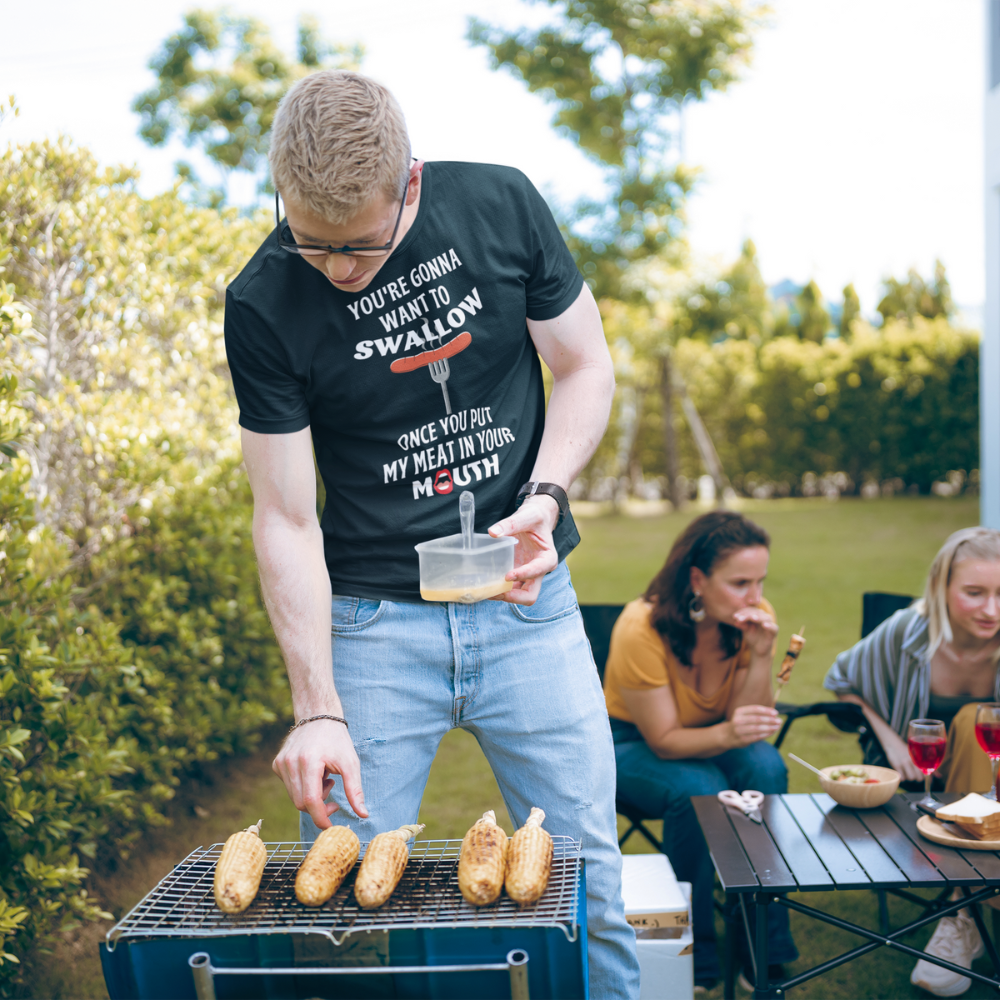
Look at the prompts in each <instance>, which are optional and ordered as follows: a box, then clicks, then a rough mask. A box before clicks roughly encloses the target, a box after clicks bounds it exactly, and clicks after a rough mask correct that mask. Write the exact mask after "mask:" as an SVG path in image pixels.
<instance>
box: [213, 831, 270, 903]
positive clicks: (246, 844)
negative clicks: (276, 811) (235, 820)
mask: <svg viewBox="0 0 1000 1000" xmlns="http://www.w3.org/2000/svg"><path fill="white" fill-rule="evenodd" d="M263 822H264V821H263V820H262V819H259V820H257V822H256V823H255V824H254V825H253V826H248V827H247V828H246V829H245V830H241V831H240V832H239V833H234V834H233V835H232V836H231V837H230V838H229V839H228V840H227V841H226V843H225V844H224V845H223V847H222V853H221V854H220V855H219V860H218V861H217V862H216V863H215V884H214V889H215V905H216V906H218V908H219V909H220V910H222V912H223V913H230V914H236V913H242V912H243V911H244V910H245V909H246V908H247V907H248V906H249V905H250V904H251V903H252V902H253V901H254V897H255V896H256V895H257V890H258V889H259V888H260V878H261V876H262V875H263V874H264V864H265V863H266V861H267V848H265V847H264V842H263V841H262V840H261V839H260V827H261V824H262V823H263Z"/></svg>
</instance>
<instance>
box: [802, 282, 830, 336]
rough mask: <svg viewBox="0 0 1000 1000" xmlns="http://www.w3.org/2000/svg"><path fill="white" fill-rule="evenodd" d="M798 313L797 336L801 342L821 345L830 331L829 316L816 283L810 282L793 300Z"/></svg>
mask: <svg viewBox="0 0 1000 1000" xmlns="http://www.w3.org/2000/svg"><path fill="white" fill-rule="evenodd" d="M795 301H796V305H797V306H798V312H799V323H798V334H799V337H800V338H801V339H802V340H811V341H812V342H813V343H814V344H822V343H823V338H824V337H825V336H826V331H827V330H829V329H830V314H829V313H828V312H827V311H826V306H825V305H824V304H823V293H822V292H821V291H820V290H819V285H817V284H816V282H815V281H814V280H813V281H810V282H809V284H808V285H806V286H805V288H803V289H802V291H801V292H799V294H798V295H797V296H796V298H795Z"/></svg>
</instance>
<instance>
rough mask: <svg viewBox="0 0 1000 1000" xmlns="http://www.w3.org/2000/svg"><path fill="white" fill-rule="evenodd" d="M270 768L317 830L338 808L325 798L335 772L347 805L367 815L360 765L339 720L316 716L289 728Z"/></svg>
mask: <svg viewBox="0 0 1000 1000" xmlns="http://www.w3.org/2000/svg"><path fill="white" fill-rule="evenodd" d="M271 767H272V769H273V770H274V773H275V774H277V775H278V777H279V778H281V780H282V781H283V782H284V783H285V788H286V789H287V791H288V794H289V796H290V797H291V800H292V803H293V804H294V805H295V808H296V809H298V810H299V812H307V813H309V815H310V816H311V817H312V820H313V822H314V823H315V824H316V825H317V826H318V827H319V828H320V829H321V830H325V829H326V828H327V827H328V826H332V825H333V824H332V823H331V822H330V816H331V815H332V814H333V813H335V812H336V811H337V809H338V808H339V807H338V806H337V804H336V803H335V802H327V801H326V797H327V796H328V795H329V794H330V792H331V790H332V789H333V780H334V779H333V775H335V774H339V775H340V776H341V778H342V779H343V781H344V792H345V793H346V795H347V801H348V802H349V803H350V804H351V808H352V809H353V810H354V812H355V813H356V814H357V815H358V816H360V817H361V818H362V819H366V818H367V816H368V810H367V809H366V808H365V795H364V792H363V791H362V790H361V764H360V762H359V761H358V755H357V753H355V750H354V744H353V743H352V742H351V738H350V736H348V734H347V727H346V726H344V725H343V724H342V723H340V722H334V721H333V720H332V719H317V720H316V721H315V722H310V723H309V724H308V725H305V726H301V727H300V728H299V729H294V730H292V732H291V733H289V734H288V738H287V739H286V740H285V742H284V744H283V745H282V747H281V749H280V750H279V751H278V756H277V757H275V758H274V762H273V763H272V764H271Z"/></svg>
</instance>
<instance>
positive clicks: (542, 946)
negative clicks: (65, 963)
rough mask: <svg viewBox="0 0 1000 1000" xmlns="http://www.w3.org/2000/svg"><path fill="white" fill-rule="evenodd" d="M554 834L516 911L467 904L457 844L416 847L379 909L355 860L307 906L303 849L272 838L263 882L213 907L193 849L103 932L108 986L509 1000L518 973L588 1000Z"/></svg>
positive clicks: (563, 859) (213, 850)
mask: <svg viewBox="0 0 1000 1000" xmlns="http://www.w3.org/2000/svg"><path fill="white" fill-rule="evenodd" d="M552 840H553V861H552V874H551V877H550V879H549V884H548V887H547V889H546V891H545V894H544V896H542V898H541V899H540V900H539V901H538V902H537V903H535V904H534V905H532V906H529V907H525V908H524V909H519V908H518V907H517V905H516V904H514V903H513V902H512V901H511V900H510V899H509V898H508V897H507V896H506V895H505V894H501V896H500V898H499V899H498V900H497V902H496V903H494V904H492V905H491V906H487V907H482V908H476V907H473V906H470V905H469V904H468V903H466V902H465V900H464V899H463V898H462V895H461V893H460V892H459V889H458V857H459V852H460V850H461V844H462V842H461V841H460V840H427V841H418V842H417V843H416V844H415V845H414V847H413V850H412V851H411V854H410V860H409V862H408V864H407V866H406V870H405V872H404V874H403V877H402V879H401V881H400V883H399V885H398V887H397V888H396V891H395V892H394V893H393V894H392V896H391V897H390V899H389V901H388V902H387V903H386V904H385V905H383V906H382V907H380V908H379V909H377V910H362V909H361V908H360V907H359V906H358V905H357V903H356V901H355V900H354V895H353V886H354V877H355V873H356V872H357V866H355V868H354V870H353V871H352V872H351V874H350V875H349V876H348V877H347V879H345V881H344V884H343V885H342V886H341V887H340V889H338V891H337V892H336V894H335V895H334V896H333V898H332V899H330V901H329V902H328V903H326V904H325V905H324V906H322V907H318V908H315V909H314V908H311V907H306V906H303V905H302V904H300V903H299V902H298V900H297V899H296V898H295V890H294V882H295V874H296V872H297V870H298V867H299V865H300V864H301V862H302V859H303V858H304V857H305V854H306V851H307V848H306V847H304V846H303V845H302V844H301V843H299V842H297V841H296V842H282V843H269V844H267V845H266V846H267V852H268V859H267V864H266V866H265V868H264V874H263V877H262V879H261V884H260V890H259V892H258V893H257V896H256V898H255V900H254V902H253V903H252V904H251V906H250V908H249V909H248V910H246V911H245V912H244V913H242V914H239V915H238V916H227V915H226V914H224V913H222V912H221V911H220V910H219V909H218V908H217V907H216V905H215V901H214V896H213V878H214V874H215V865H216V862H217V861H218V858H219V855H220V853H221V851H222V847H223V845H222V844H213V845H212V846H211V847H207V848H205V847H199V848H197V849H196V850H194V851H192V853H191V854H190V855H188V857H186V858H185V859H184V860H183V861H182V862H181V863H180V864H178V865H177V866H176V867H175V868H174V869H173V871H171V872H170V874H169V875H167V876H166V878H164V879H163V880H162V881H161V882H160V883H159V884H158V885H157V886H156V887H155V888H154V889H153V891H152V892H150V893H149V895H148V896H146V897H145V899H143V900H142V901H141V902H140V903H139V904H138V905H137V906H136V907H135V908H134V909H133V910H132V911H131V912H129V913H128V914H127V915H126V916H125V917H123V918H122V920H120V921H119V922H118V923H117V924H116V925H115V926H114V927H113V928H112V929H111V930H110V931H109V932H108V934H107V938H106V943H105V944H103V945H102V947H101V952H102V961H103V963H104V968H105V979H106V981H107V984H108V991H109V994H110V995H111V997H112V1000H117V997H126V996H136V997H150V998H154V997H159V996H163V997H172V998H173V997H183V996H190V997H196V996H198V997H202V998H203V997H206V996H209V995H214V994H217V995H218V996H219V997H224V996H239V997H258V996H262V997H263V996H268V997H269V996H282V997H284V996H289V997H295V996H300V995H301V996H308V997H316V996H331V997H336V996H351V997H364V996H368V995H371V996H380V997H381V996H396V995H399V996H414V997H419V996H427V997H430V996H434V997H438V996H440V997H451V996H455V997H463V996H477V997H490V996H499V997H509V996H511V995H512V994H511V990H512V988H513V989H514V990H515V992H517V988H516V985H514V986H512V984H516V982H517V981H518V978H519V977H523V978H526V979H527V981H528V982H529V983H530V990H531V996H533V997H535V998H536V1000H538V998H543V997H546V996H560V997H567V996H585V995H586V941H585V939H586V920H585V916H584V911H585V906H584V905H583V899H584V888H583V887H584V873H583V859H582V857H581V854H580V844H579V843H577V842H576V841H574V840H572V839H571V838H569V837H559V836H554V837H553V838H552ZM515 953H519V954H515ZM511 956H515V957H514V958H511ZM525 965H526V966H527V976H526V977H524V976H523V972H524V968H525ZM515 969H517V970H518V971H517V972H515V971H514V970H515ZM424 970H426V971H424ZM432 970H437V971H432ZM508 970H509V971H508ZM372 973H383V974H379V975H373V974H372ZM206 977H207V980H206ZM470 977H474V978H470ZM387 980H392V989H391V990H390V991H389V992H386V990H387V988H388V987H389V986H390V984H389V983H388V982H387ZM206 981H207V982H208V983H209V984H211V991H212V992H211V993H208V992H206V990H208V989H209V987H207V986H205V985H204V984H205V982H206ZM198 983H201V985H200V986H198V987H197V990H196V984H198ZM345 990H346V991H347V992H344V991H345ZM414 990H415V991H414ZM338 991H339V992H338ZM522 995H527V994H526V993H523V994H522Z"/></svg>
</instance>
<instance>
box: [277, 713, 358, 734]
mask: <svg viewBox="0 0 1000 1000" xmlns="http://www.w3.org/2000/svg"><path fill="white" fill-rule="evenodd" d="M317 719H332V720H333V721H334V722H342V723H343V724H344V725H345V726H346V727H347V728H348V729H350V728H351V727H350V726H348V725H347V719H342V718H341V717H340V716H339V715H310V716H309V718H308V719H300V720H299V721H298V722H296V723H295V725H294V726H292V728H291V729H289V730H288V731H289V732H290V733H292V732H295V730H296V729H298V728H299V726H304V725H305V724H306V723H307V722H315V721H316V720H317Z"/></svg>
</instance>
